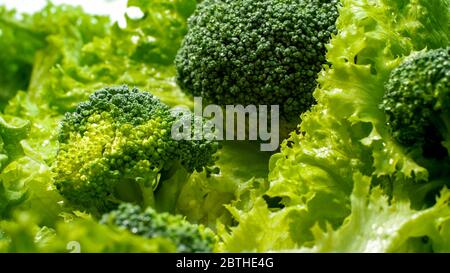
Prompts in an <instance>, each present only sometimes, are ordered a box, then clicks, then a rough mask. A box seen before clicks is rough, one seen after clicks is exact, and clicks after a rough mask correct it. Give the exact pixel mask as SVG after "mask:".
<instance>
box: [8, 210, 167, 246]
mask: <svg viewBox="0 0 450 273" xmlns="http://www.w3.org/2000/svg"><path fill="white" fill-rule="evenodd" d="M37 223H39V217H36V216H34V215H33V214H31V213H29V212H20V213H16V214H15V217H14V218H13V219H12V220H8V221H1V222H0V252H2V253H5V252H6V253H69V252H70V253H161V252H165V253H166V252H175V251H176V248H175V246H174V245H173V244H172V243H171V242H170V241H168V240H165V239H162V238H154V239H147V238H143V237H139V236H136V235H134V234H132V233H130V232H128V231H126V230H121V229H118V228H114V227H110V226H106V225H102V224H99V223H97V222H96V221H94V220H93V219H90V218H86V217H84V218H77V219H75V220H72V221H69V222H65V221H60V222H59V223H58V224H57V226H56V228H55V229H49V228H47V227H40V226H39V225H38V224H37Z"/></svg>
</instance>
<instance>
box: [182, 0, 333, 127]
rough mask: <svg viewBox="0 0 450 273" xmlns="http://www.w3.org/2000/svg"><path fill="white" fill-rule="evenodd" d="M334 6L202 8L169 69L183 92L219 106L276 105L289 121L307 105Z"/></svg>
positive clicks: (258, 0)
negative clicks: (175, 74)
mask: <svg viewBox="0 0 450 273" xmlns="http://www.w3.org/2000/svg"><path fill="white" fill-rule="evenodd" d="M338 6H339V1H338V0H308V1H307V0H206V1H203V2H202V3H201V4H199V6H198V9H197V11H196V12H195V13H194V15H193V16H192V17H191V18H190V19H189V30H188V33H187V35H186V37H185V39H184V41H183V43H182V46H181V49H180V50H179V52H178V55H177V57H176V60H175V63H176V67H177V80H178V83H179V85H180V86H181V88H182V89H183V90H184V91H185V92H187V93H190V94H192V95H194V96H201V97H203V98H204V99H206V100H208V101H210V102H212V103H216V104H219V105H234V104H243V105H250V104H252V105H262V104H264V105H280V110H281V114H282V117H284V118H285V119H286V120H294V119H297V118H298V117H299V115H300V114H301V113H302V112H304V111H306V110H308V109H309V107H310V106H311V105H312V104H313V102H314V99H313V95H312V93H313V91H314V89H315V87H316V85H317V82H316V79H317V73H318V72H320V70H321V69H322V66H323V65H324V64H325V63H326V59H325V53H326V47H325V46H326V44H327V43H328V41H329V40H330V38H331V35H332V34H333V33H335V32H336V26H335V23H336V19H337V17H338V15H339V12H338Z"/></svg>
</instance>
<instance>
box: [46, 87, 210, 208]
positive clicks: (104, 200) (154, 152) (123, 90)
mask: <svg viewBox="0 0 450 273" xmlns="http://www.w3.org/2000/svg"><path fill="white" fill-rule="evenodd" d="M178 118H179V117H178V116H177V115H176V114H173V113H172V112H171V111H170V109H169V107H167V106H166V105H165V104H163V103H161V102H160V101H159V100H158V99H157V98H156V97H154V96H153V95H151V94H150V93H147V92H140V91H139V90H138V89H136V88H134V89H129V88H128V87H127V86H122V87H113V88H104V89H101V90H99V91H97V92H95V93H94V94H93V95H91V96H90V98H89V101H87V102H83V103H80V104H79V106H78V107H77V109H76V111H75V112H72V113H67V114H66V115H65V118H64V120H63V121H62V125H61V130H60V134H59V142H60V148H59V151H58V154H57V158H56V163H55V167H54V171H55V173H56V177H55V184H56V187H57V189H58V190H59V191H60V192H61V194H62V195H63V196H64V197H65V198H66V199H67V200H68V201H69V202H70V203H71V204H72V205H73V206H74V207H75V208H78V209H82V210H87V211H89V212H92V213H97V214H99V213H104V212H107V211H110V210H112V209H114V208H116V207H117V205H118V204H120V203H121V202H134V203H137V204H140V205H142V206H144V207H146V206H156V207H158V209H161V210H167V211H171V210H173V209H174V206H175V202H176V198H177V196H178V194H179V192H180V191H181V188H182V186H183V185H184V182H185V181H186V180H187V178H188V177H189V175H190V173H192V172H194V171H202V170H205V169H206V171H209V170H210V167H211V166H213V165H214V162H215V159H216V158H215V153H216V151H217V149H218V144H217V143H216V142H213V141H207V140H175V139H173V138H172V135H171V130H172V125H173V124H174V122H176V121H177V120H178ZM166 184H169V185H166ZM167 189H170V191H169V190H167ZM159 192H161V194H159V195H161V198H158V197H157V196H156V195H158V193H159ZM167 192H170V194H167Z"/></svg>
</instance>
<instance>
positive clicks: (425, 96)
mask: <svg viewBox="0 0 450 273" xmlns="http://www.w3.org/2000/svg"><path fill="white" fill-rule="evenodd" d="M449 57H450V47H447V48H442V49H435V50H429V51H426V52H419V53H417V54H415V55H413V56H412V57H409V58H407V59H406V61H405V62H403V63H402V64H401V65H400V66H398V67H397V68H396V69H394V70H393V71H392V73H391V76H390V78H389V80H388V81H387V83H386V86H385V89H386V91H385V95H384V98H383V102H382V104H381V109H382V110H384V111H385V113H386V117H387V123H388V125H389V127H390V129H391V131H392V135H393V137H394V138H395V139H396V140H397V141H398V142H399V143H400V144H402V145H404V146H407V147H412V148H420V149H422V150H423V152H424V154H425V155H427V156H431V157H442V156H446V155H448V153H450V58H449ZM445 149H447V153H446V152H445Z"/></svg>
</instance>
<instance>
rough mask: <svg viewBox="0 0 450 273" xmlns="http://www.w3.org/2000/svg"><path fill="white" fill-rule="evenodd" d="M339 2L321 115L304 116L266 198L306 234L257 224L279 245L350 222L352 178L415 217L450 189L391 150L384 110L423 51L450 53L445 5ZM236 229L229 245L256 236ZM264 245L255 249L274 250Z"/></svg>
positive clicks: (304, 241)
mask: <svg viewBox="0 0 450 273" xmlns="http://www.w3.org/2000/svg"><path fill="white" fill-rule="evenodd" d="M341 2H342V7H341V8H340V17H339V19H338V22H337V27H338V34H337V35H335V36H334V37H333V38H332V40H331V42H330V44H329V45H328V53H327V60H328V62H329V63H330V64H331V65H329V66H326V67H324V70H323V71H322V72H321V73H320V75H319V79H318V82H319V86H318V88H317V89H316V91H315V93H314V96H315V98H316V100H317V105H315V106H314V107H313V108H312V109H311V110H310V111H309V112H307V113H305V114H303V115H302V123H301V124H300V126H299V128H298V131H297V132H293V133H292V135H291V137H290V138H289V139H287V140H286V141H285V142H284V143H283V145H282V148H281V152H280V153H279V154H277V155H274V156H273V157H272V159H271V161H270V174H269V181H270V188H269V190H268V191H267V193H266V194H267V195H269V196H270V197H272V198H277V197H279V198H281V203H282V204H283V205H284V206H285V208H283V209H281V210H279V211H276V212H271V213H275V215H279V214H283V211H285V210H290V209H292V208H298V207H300V208H301V209H302V210H303V211H304V213H303V215H298V214H297V216H295V217H293V219H292V221H294V219H295V220H296V221H297V222H298V223H300V224H299V225H298V227H297V229H292V230H290V231H286V229H285V228H284V227H281V226H280V227H278V225H276V222H273V223H272V222H271V221H272V219H273V221H276V220H275V219H277V218H276V217H274V218H271V217H268V218H266V220H267V221H265V222H262V221H261V223H260V224H259V225H261V228H262V226H270V227H271V228H272V229H273V230H283V231H284V232H277V233H276V234H278V236H279V238H280V240H282V239H283V238H286V237H290V238H292V239H293V240H294V242H295V243H296V244H297V245H299V246H302V245H304V246H311V245H314V236H313V233H312V232H311V228H312V227H313V226H314V225H316V224H317V225H319V226H321V227H322V228H323V227H324V226H326V225H327V224H329V225H331V226H332V227H333V228H335V229H336V228H338V227H339V226H340V225H342V223H343V221H344V219H346V218H347V217H348V215H350V213H351V208H352V206H351V193H352V191H353V189H354V183H355V182H354V181H353V176H354V174H355V173H361V174H363V175H364V176H367V177H370V178H371V181H372V184H373V185H380V186H381V187H382V188H383V191H384V192H385V193H387V194H388V196H389V197H390V198H394V199H396V200H398V201H400V200H404V201H405V202H411V203H412V206H413V207H414V208H418V209H423V208H427V207H430V206H433V205H434V203H435V199H434V200H432V201H431V202H430V196H432V197H434V195H435V194H437V193H438V192H439V189H441V188H442V186H443V185H444V184H446V183H448V181H450V180H448V179H447V178H446V177H440V178H439V179H437V180H436V181H435V179H436V177H434V176H435V175H434V174H433V171H432V170H429V169H427V168H425V167H424V166H422V163H421V160H420V159H417V158H416V157H415V155H414V154H411V153H409V151H408V150H407V149H405V148H404V147H402V146H400V145H399V144H397V143H396V142H395V140H394V139H393V138H392V137H391V136H390V133H389V130H388V128H387V125H386V122H385V115H384V113H383V112H382V111H381V110H380V109H379V104H380V102H381V99H382V96H383V94H384V83H385V81H386V79H387V78H388V77H389V74H390V72H391V71H392V70H393V69H394V68H395V67H396V66H397V65H398V64H399V63H401V62H402V60H403V59H404V58H406V57H407V56H408V55H410V54H411V53H412V52H414V51H418V50H422V49H424V48H425V47H427V48H430V49H431V48H438V47H443V46H447V45H448V42H449V35H450V32H449V29H448V27H449V25H450V24H449V16H450V13H449V9H450V3H449V1H447V0H436V1H427V0H399V1H387V0H343V1H341ZM429 182H431V183H430V184H428V183H429ZM432 199H433V198H432ZM393 217H395V216H393ZM239 219H240V221H239V224H238V228H239V229H236V230H235V231H232V232H231V235H230V236H231V238H233V237H234V236H241V237H242V234H239V233H240V232H243V233H246V234H247V237H251V236H253V233H251V232H250V230H253V231H254V230H255V229H254V228H250V227H249V226H252V225H253V226H254V225H258V224H257V223H256V222H255V221H253V220H252V219H251V218H249V217H239ZM247 227H249V228H248V229H247ZM245 230H247V231H245ZM227 240H228V241H229V240H232V239H227ZM274 240H276V239H274ZM259 243H260V244H261V245H258V243H255V244H254V245H253V247H252V249H257V250H258V251H267V250H271V249H270V247H267V246H266V247H263V246H264V242H259ZM236 246H237V245H236ZM288 246H289V245H287V247H288ZM248 248H249V247H245V249H244V248H243V249H242V250H248ZM234 250H235V251H239V247H236V248H234Z"/></svg>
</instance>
